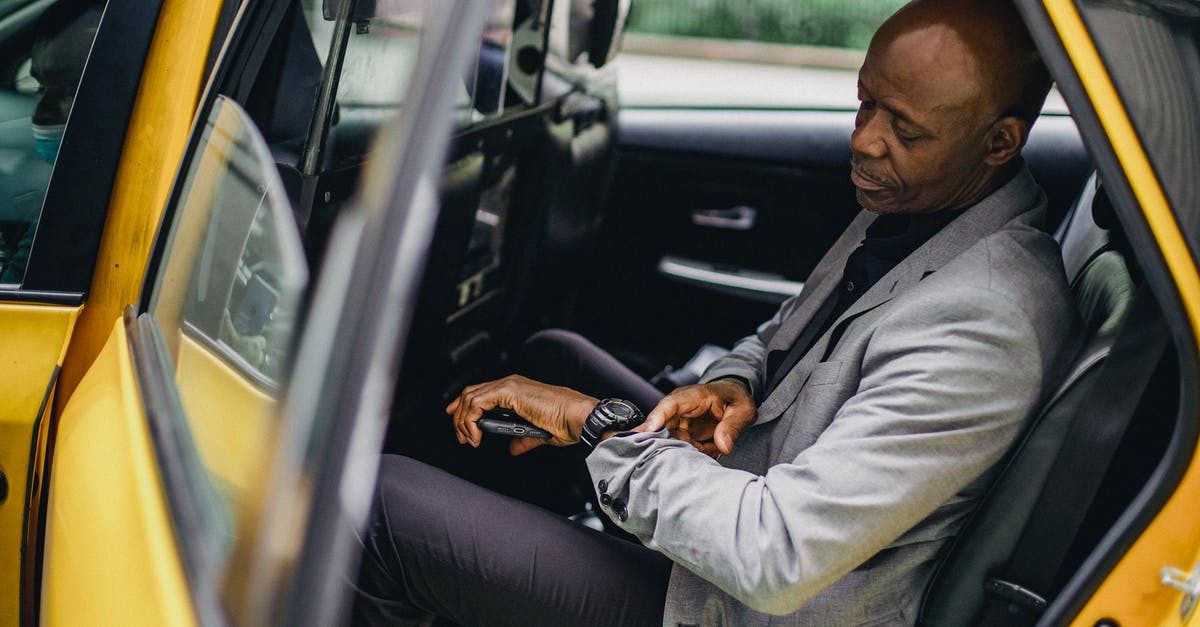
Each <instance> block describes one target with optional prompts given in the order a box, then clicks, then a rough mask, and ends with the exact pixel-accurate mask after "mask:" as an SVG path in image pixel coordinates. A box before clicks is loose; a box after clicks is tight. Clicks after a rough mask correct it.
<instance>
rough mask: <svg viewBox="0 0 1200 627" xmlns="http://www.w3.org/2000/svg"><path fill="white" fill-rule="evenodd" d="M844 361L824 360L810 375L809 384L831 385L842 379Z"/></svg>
mask: <svg viewBox="0 0 1200 627" xmlns="http://www.w3.org/2000/svg"><path fill="white" fill-rule="evenodd" d="M842 363H843V362H842V361H841V360H840V359H839V360H837V361H823V362H821V363H819V364H817V365H816V366H815V367H814V368H813V371H812V374H810V375H809V376H808V385H829V384H830V383H837V382H838V381H841V379H842Z"/></svg>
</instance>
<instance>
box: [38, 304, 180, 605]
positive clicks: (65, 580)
mask: <svg viewBox="0 0 1200 627" xmlns="http://www.w3.org/2000/svg"><path fill="white" fill-rule="evenodd" d="M140 399H141V390H140V388H139V385H138V382H137V378H136V375H135V371H134V367H133V355H132V353H131V347H130V345H129V335H128V333H127V328H126V322H124V321H121V320H118V321H117V322H116V325H115V326H114V328H113V330H112V333H111V334H110V335H109V338H108V342H107V343H106V344H105V345H104V348H103V349H102V350H101V352H100V354H99V356H98V357H97V358H96V362H95V364H94V365H93V367H92V368H91V369H89V370H88V372H87V374H86V375H85V376H84V378H83V379H82V380H81V381H80V384H79V386H78V387H77V388H76V390H75V394H74V395H72V397H71V400H70V401H69V402H68V403H67V405H66V408H65V409H64V410H63V412H62V415H61V417H60V421H59V426H58V433H57V436H56V438H55V449H54V466H53V472H52V473H51V477H50V498H49V505H48V511H49V512H51V514H50V515H49V519H48V521H47V524H46V540H45V547H46V548H45V552H44V554H43V571H42V572H43V576H42V582H41V586H42V588H41V598H42V607H41V623H42V624H43V625H47V626H54V625H100V624H120V625H130V626H133V625H147V626H149V625H168V624H170V625H189V624H194V619H193V617H194V616H195V613H194V612H193V611H191V607H192V602H191V594H190V592H189V590H188V585H187V578H186V577H185V575H184V569H183V564H182V562H181V556H180V551H179V546H178V545H177V541H176V538H175V535H174V529H175V525H174V523H173V522H172V520H171V516H170V512H169V506H168V503H167V501H166V498H165V493H164V492H163V489H162V485H163V484H164V483H165V481H166V479H165V478H164V477H163V476H162V474H161V473H160V472H159V461H158V459H157V455H156V454H155V450H154V445H153V444H152V438H153V435H152V432H151V428H150V424H151V422H150V421H148V420H147V415H146V409H145V408H144V406H143V404H142V401H141V400H140Z"/></svg>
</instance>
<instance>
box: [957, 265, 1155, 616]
mask: <svg viewBox="0 0 1200 627" xmlns="http://www.w3.org/2000/svg"><path fill="white" fill-rule="evenodd" d="M1169 339H1170V332H1169V331H1168V330H1167V328H1166V324H1165V322H1164V321H1163V319H1162V314H1161V313H1160V311H1159V309H1158V306H1157V304H1156V303H1155V301H1154V298H1153V294H1151V292H1150V290H1149V289H1147V288H1146V287H1145V286H1143V287H1142V289H1141V290H1139V293H1138V295H1137V296H1136V297H1135V299H1134V302H1133V303H1132V305H1131V307H1130V311H1129V315H1128V316H1127V317H1126V319H1125V323H1124V324H1123V325H1122V327H1121V331H1120V333H1119V334H1118V335H1117V338H1116V340H1115V341H1114V343H1113V347H1112V350H1111V352H1110V353H1109V356H1108V358H1107V360H1106V361H1105V364H1104V366H1103V368H1104V369H1103V371H1102V372H1101V373H1100V375H1099V376H1098V377H1096V379H1095V381H1094V385H1093V387H1092V391H1091V394H1090V395H1089V396H1088V398H1087V400H1086V401H1085V402H1084V403H1082V404H1081V406H1080V408H1079V411H1078V412H1076V414H1075V416H1074V418H1072V419H1071V425H1070V427H1068V429H1067V432H1066V434H1065V437H1064V439H1063V443H1062V447H1061V448H1060V449H1059V453H1058V456H1057V458H1056V459H1055V461H1054V463H1053V465H1052V466H1051V468H1050V472H1049V474H1048V475H1047V476H1046V482H1045V483H1044V484H1043V487H1042V492H1041V494H1040V495H1039V497H1038V500H1037V503H1036V504H1035V505H1034V508H1033V512H1032V513H1031V515H1030V518H1029V521H1028V522H1027V523H1026V524H1025V528H1024V529H1023V530H1022V532H1021V537H1020V540H1019V541H1018V543H1017V545H1016V548H1015V549H1014V551H1013V555H1012V557H1011V559H1010V560H1009V562H1008V565H1007V566H1006V567H1005V569H1004V570H1003V574H1002V576H1000V577H996V578H993V579H989V580H988V581H987V582H985V583H984V589H985V591H986V592H987V596H988V604H987V606H986V607H985V609H984V611H983V615H982V616H981V620H980V621H979V623H978V624H979V625H983V626H988V627H993V626H994V627H1000V626H1003V627H1009V626H1017V625H1032V624H1034V623H1035V622H1036V621H1037V619H1038V617H1039V616H1040V615H1041V614H1042V612H1043V611H1044V610H1045V609H1046V607H1047V605H1048V603H1049V598H1050V597H1051V593H1054V594H1056V593H1057V591H1056V590H1054V589H1053V586H1054V583H1055V578H1056V576H1057V575H1058V573H1059V570H1060V569H1061V567H1062V564H1063V560H1064V559H1065V557H1066V554H1067V552H1068V551H1069V550H1070V548H1071V544H1072V542H1073V540H1074V539H1075V537H1076V534H1077V533H1078V531H1079V529H1080V527H1081V526H1082V524H1083V519H1084V517H1085V516H1086V515H1087V513H1088V511H1089V510H1090V508H1091V505H1092V502H1093V500H1094V499H1095V496H1096V493H1097V491H1099V489H1100V484H1101V482H1102V481H1103V479H1104V477H1105V475H1106V474H1107V473H1108V470H1109V466H1110V465H1111V464H1112V459H1113V456H1114V454H1115V453H1116V450H1117V447H1118V446H1119V445H1120V443H1121V440H1122V439H1123V437H1124V435H1125V431H1126V429H1127V428H1128V426H1129V423H1130V421H1131V419H1132V418H1133V415H1134V414H1135V413H1137V407H1138V403H1139V402H1140V401H1141V399H1142V396H1143V395H1144V394H1145V392H1146V388H1147V387H1148V386H1149V383H1150V379H1151V377H1152V376H1153V374H1154V372H1155V371H1156V370H1157V369H1158V365H1159V363H1160V362H1161V360H1162V357H1163V355H1164V354H1165V352H1166V348H1167V346H1168V341H1169Z"/></svg>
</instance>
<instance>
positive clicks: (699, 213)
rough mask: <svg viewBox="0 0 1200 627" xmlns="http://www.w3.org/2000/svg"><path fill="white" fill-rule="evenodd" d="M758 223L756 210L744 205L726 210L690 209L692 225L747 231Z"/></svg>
mask: <svg viewBox="0 0 1200 627" xmlns="http://www.w3.org/2000/svg"><path fill="white" fill-rule="evenodd" d="M757 221H758V210H757V209H755V208H754V207H747V206H746V205H738V206H736V207H730V208H728V209H692V224H695V225H696V226H707V227H710V228H714V229H725V230H727V231H749V230H750V229H752V228H754V223H755V222H757Z"/></svg>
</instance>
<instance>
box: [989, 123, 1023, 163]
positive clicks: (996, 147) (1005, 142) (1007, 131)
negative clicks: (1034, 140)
mask: <svg viewBox="0 0 1200 627" xmlns="http://www.w3.org/2000/svg"><path fill="white" fill-rule="evenodd" d="M1028 138H1029V122H1026V121H1025V120H1024V119H1022V118H1019V117H1017V116H1015V115H1006V116H1004V117H1002V118H1000V119H999V120H996V122H995V123H993V124H992V129H991V131H990V132H989V133H988V140H987V141H988V153H987V157H986V158H985V159H984V161H986V162H987V164H988V165H991V166H1000V165H1004V164H1005V163H1008V162H1009V161H1011V160H1012V159H1013V157H1016V156H1017V155H1019V154H1021V148H1022V147H1023V146H1025V140H1026V139H1028Z"/></svg>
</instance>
